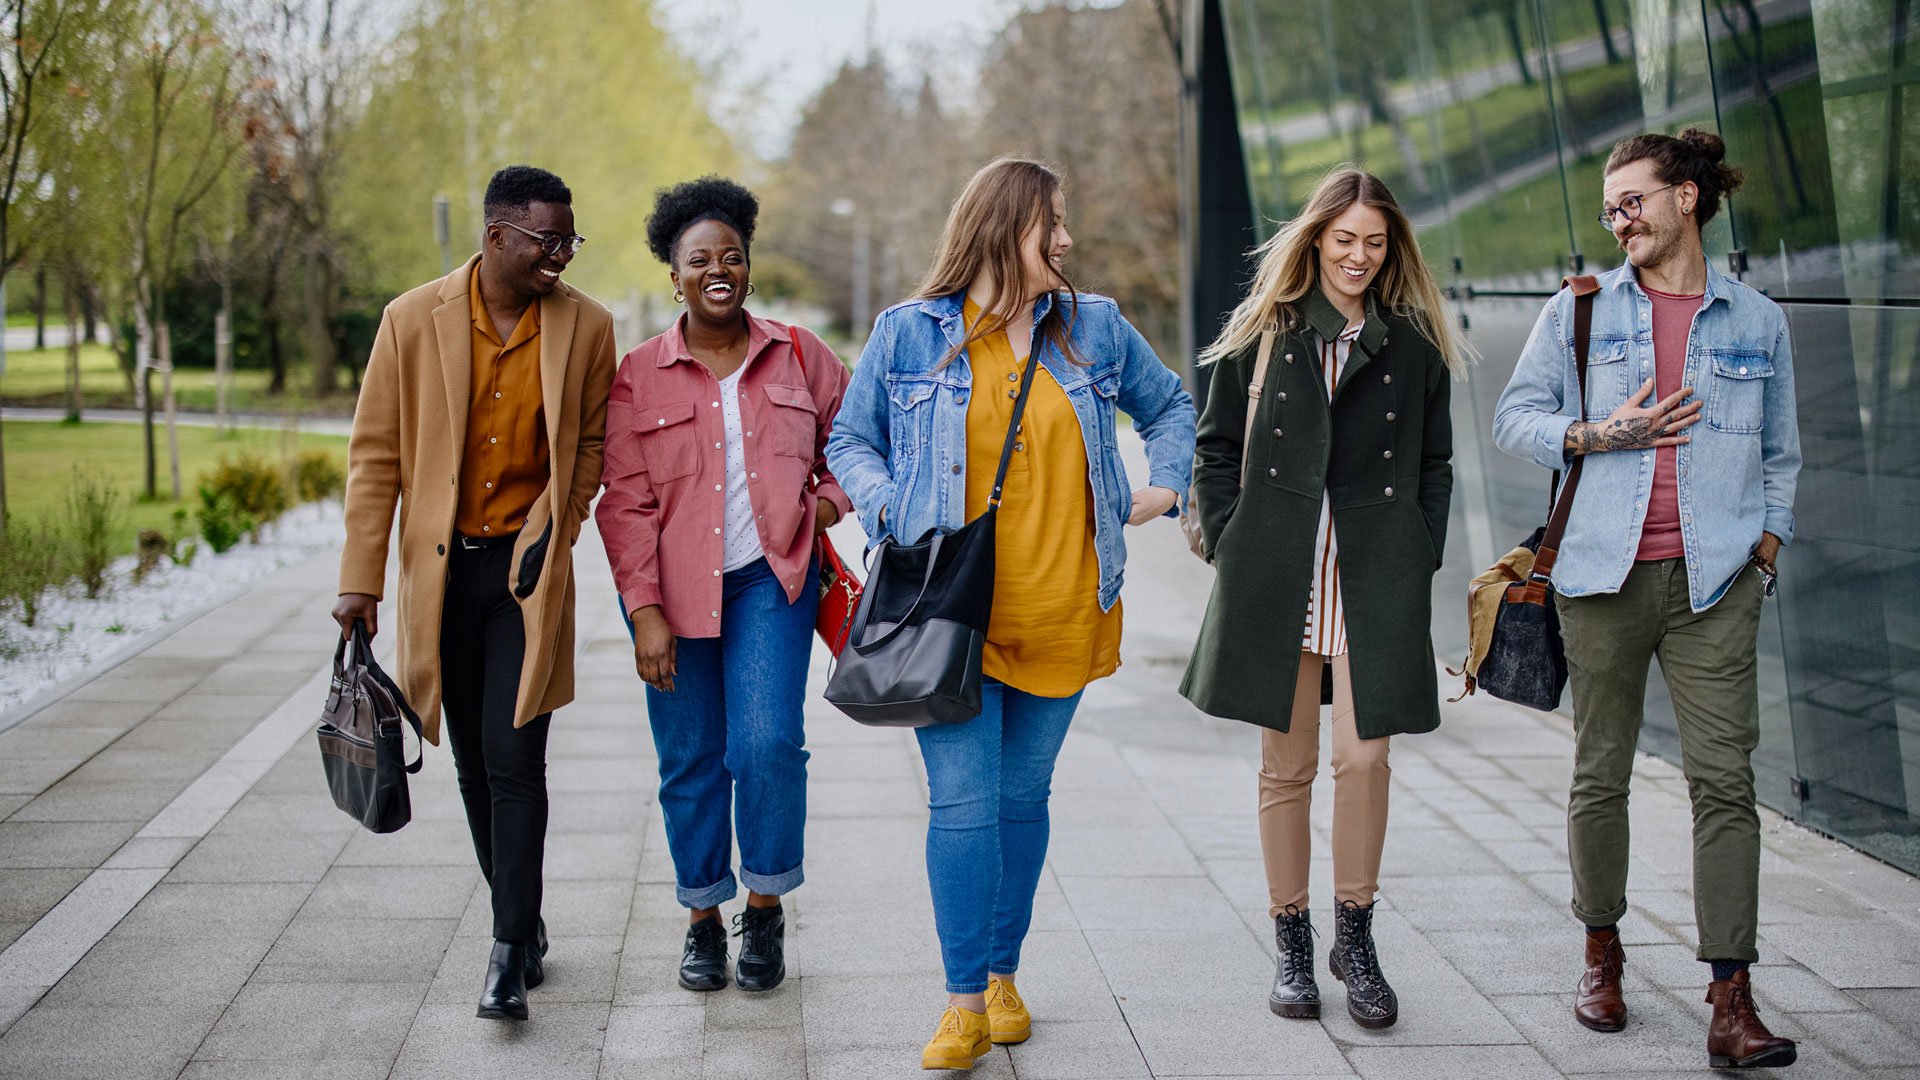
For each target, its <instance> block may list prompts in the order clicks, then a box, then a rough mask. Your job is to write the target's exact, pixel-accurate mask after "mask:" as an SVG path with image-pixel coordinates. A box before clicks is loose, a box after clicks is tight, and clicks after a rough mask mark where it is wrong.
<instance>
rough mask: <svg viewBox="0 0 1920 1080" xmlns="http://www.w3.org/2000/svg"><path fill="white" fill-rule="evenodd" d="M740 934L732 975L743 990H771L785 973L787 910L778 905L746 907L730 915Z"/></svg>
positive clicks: (783, 977)
mask: <svg viewBox="0 0 1920 1080" xmlns="http://www.w3.org/2000/svg"><path fill="white" fill-rule="evenodd" d="M733 925H734V926H735V927H737V928H738V929H736V930H735V931H734V933H736V934H737V935H739V937H740V962H739V963H737V964H735V965H734V969H733V974H734V978H735V979H736V980H737V981H738V982H739V983H740V989H742V990H771V989H773V988H774V987H776V986H779V985H780V981H781V980H782V979H785V978H786V977H787V914H786V912H785V911H784V910H782V909H781V907H780V905H778V904H775V905H774V906H772V907H770V908H757V907H748V908H747V910H745V911H743V912H741V913H740V914H738V915H735V916H734V917H733Z"/></svg>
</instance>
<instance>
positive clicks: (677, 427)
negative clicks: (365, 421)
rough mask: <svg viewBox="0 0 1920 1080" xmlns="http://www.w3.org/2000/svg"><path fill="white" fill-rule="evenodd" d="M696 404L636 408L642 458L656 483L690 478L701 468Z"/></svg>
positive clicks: (668, 402) (635, 422)
mask: <svg viewBox="0 0 1920 1080" xmlns="http://www.w3.org/2000/svg"><path fill="white" fill-rule="evenodd" d="M693 412H694V410H693V402H691V401H663V402H659V403H656V404H651V405H635V406H634V407H633V415H634V424H633V426H634V430H635V431H637V432H638V433H639V435H640V456H641V458H642V459H644V460H645V461H646V464H647V473H648V475H649V476H651V477H652V479H653V481H654V482H655V483H664V482H665V481H668V480H673V479H675V478H677V477H682V476H687V475H690V474H692V473H694V472H696V471H698V470H699V468H700V447H699V444H698V442H697V441H696V439H695V437H694V435H695V432H694V430H693V427H694V425H693Z"/></svg>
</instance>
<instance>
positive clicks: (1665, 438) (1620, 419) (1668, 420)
mask: <svg viewBox="0 0 1920 1080" xmlns="http://www.w3.org/2000/svg"><path fill="white" fill-rule="evenodd" d="M1652 395H1653V380H1652V379H1648V380H1647V381H1646V382H1643V383H1641V384H1640V389H1639V390H1637V391H1635V392H1634V395H1633V396H1632V397H1630V398H1628V399H1627V400H1626V401H1625V402H1624V403H1622V404H1621V406H1620V407H1619V408H1617V409H1615V410H1613V415H1611V416H1609V417H1607V418H1606V419H1605V420H1603V421H1601V422H1600V423H1598V424H1593V423H1589V422H1587V421H1585V420H1577V421H1575V422H1574V424H1573V426H1572V427H1569V428H1567V438H1566V443H1565V446H1566V448H1567V450H1568V451H1569V452H1571V453H1573V454H1598V453H1602V452H1604V451H1607V450H1651V449H1653V448H1654V447H1657V446H1679V445H1681V444H1683V443H1686V442H1689V441H1691V438H1690V437H1689V436H1686V435H1682V434H1679V433H1680V432H1681V431H1683V430H1685V429H1686V428H1690V427H1692V426H1693V425H1695V424H1697V423H1699V422H1700V406H1701V401H1700V399H1699V398H1694V400H1693V401H1691V402H1689V403H1687V404H1685V405H1682V404H1680V403H1681V402H1683V401H1686V400H1687V398H1689V397H1692V395H1693V387H1691V386H1683V387H1681V388H1680V389H1679V390H1677V391H1675V392H1674V393H1673V396H1671V397H1668V398H1664V399H1662V400H1661V401H1659V402H1657V403H1656V404H1654V405H1651V406H1647V407H1645V408H1643V407H1642V406H1641V403H1642V402H1644V401H1646V400H1647V398H1649V397H1651V396H1652Z"/></svg>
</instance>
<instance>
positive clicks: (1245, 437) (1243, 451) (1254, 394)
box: [1240, 330, 1274, 487]
mask: <svg viewBox="0 0 1920 1080" xmlns="http://www.w3.org/2000/svg"><path fill="white" fill-rule="evenodd" d="M1273 336H1274V335H1273V331H1272V330H1262V331H1260V351H1259V352H1258V353H1256V354H1255V357H1254V361H1253V378H1251V379H1249V380H1248V381H1247V423H1246V429H1245V430H1244V431H1242V432H1241V433H1240V486H1241V487H1246V486H1247V458H1248V457H1249V456H1250V454H1251V451H1252V450H1253V420H1254V414H1255V413H1257V412H1259V410H1260V395H1261V393H1262V392H1263V391H1264V390H1265V388H1266V385H1267V362H1268V361H1270V360H1272V359H1273Z"/></svg>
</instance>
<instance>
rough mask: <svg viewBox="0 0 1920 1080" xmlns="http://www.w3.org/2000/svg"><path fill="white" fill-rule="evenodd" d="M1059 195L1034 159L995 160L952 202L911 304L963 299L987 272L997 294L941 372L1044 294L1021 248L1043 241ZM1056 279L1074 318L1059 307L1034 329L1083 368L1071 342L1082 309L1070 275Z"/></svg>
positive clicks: (1053, 176)
mask: <svg viewBox="0 0 1920 1080" xmlns="http://www.w3.org/2000/svg"><path fill="white" fill-rule="evenodd" d="M1060 190H1061V184H1060V175H1059V174H1058V173H1056V172H1054V171H1053V169H1051V168H1049V167H1048V166H1047V165H1045V164H1043V163H1041V162H1038V161H1034V160H1032V159H1031V158H1023V157H1011V156H1009V157H1002V158H997V159H995V160H994V161H992V162H990V163H988V164H987V165H986V166H984V167H982V168H981V170H980V171H979V172H976V173H974V174H973V178H972V179H971V180H968V181H967V186H966V187H964V188H962V189H961V190H960V197H959V198H957V199H955V200H953V209H951V210H949V211H948V212H947V225H946V228H945V229H944V230H942V231H941V233H940V246H939V247H937V248H935V249H934V255H933V264H932V265H931V266H929V267H928V268H927V276H926V277H925V278H923V279H921V281H920V287H919V288H918V289H916V290H914V294H913V296H912V299H914V300H932V299H936V298H939V297H943V296H952V295H953V294H955V293H963V292H965V291H966V289H967V286H968V285H970V284H972V283H973V279H974V278H975V277H978V276H979V274H980V271H981V270H982V269H983V268H984V269H985V270H986V271H987V272H988V273H990V274H991V275H993V280H994V281H995V282H996V283H997V286H998V291H997V293H996V294H995V296H994V298H993V305H992V307H991V308H989V309H988V310H986V311H983V312H981V313H980V318H978V319H976V320H974V324H973V327H972V328H971V329H970V330H969V331H968V332H967V335H966V337H965V338H964V339H962V340H961V342H960V343H959V344H958V345H955V346H953V347H952V348H951V349H948V350H947V355H946V356H945V358H943V359H942V360H941V361H940V363H941V366H945V365H946V364H948V363H951V362H952V361H953V358H954V357H956V356H958V355H960V353H961V351H962V350H964V349H965V348H966V347H967V346H969V345H971V344H973V343H974V342H976V341H978V340H980V339H981V338H984V337H986V336H988V335H990V334H995V333H999V332H1000V331H1002V330H1004V329H1006V327H1007V324H1008V322H1010V321H1011V320H1012V318H1013V316H1014V315H1015V314H1017V313H1018V312H1019V311H1020V309H1021V308H1022V307H1025V306H1026V303H1027V299H1028V298H1029V297H1031V296H1033V295H1035V294H1036V293H1038V292H1041V291H1044V290H1041V289H1039V288H1037V286H1038V285H1039V284H1040V283H1038V282H1035V281H1032V280H1030V279H1029V277H1028V274H1027V264H1026V260H1025V259H1023V258H1021V251H1020V242H1021V239H1022V238H1023V237H1025V236H1026V235H1027V233H1028V231H1029V230H1031V229H1033V228H1034V226H1036V225H1038V226H1039V227H1040V230H1041V235H1042V236H1045V235H1047V232H1048V228H1047V227H1048V225H1049V223H1050V221H1051V218H1052V215H1053V196H1054V194H1055V193H1056V192H1059V191H1060ZM1054 273H1055V275H1056V276H1057V277H1058V278H1059V286H1058V287H1059V288H1062V289H1064V290H1065V292H1066V295H1067V298H1068V299H1067V304H1066V306H1067V307H1068V309H1069V310H1068V312H1067V313H1066V314H1062V313H1061V307H1062V305H1061V304H1057V303H1056V304H1055V305H1053V307H1052V309H1050V310H1049V311H1048V312H1047V314H1046V316H1045V317H1044V318H1042V319H1041V320H1040V325H1039V326H1037V327H1035V328H1034V337H1035V338H1036V339H1041V338H1044V339H1045V340H1047V341H1050V342H1052V343H1053V345H1054V347H1055V348H1057V349H1059V350H1060V354H1061V355H1062V356H1065V357H1066V358H1067V359H1069V360H1072V361H1074V362H1075V363H1079V362H1080V360H1079V358H1078V357H1077V356H1076V355H1075V354H1074V351H1073V347H1072V340H1071V339H1072V334H1073V320H1074V317H1075V316H1077V315H1078V314H1079V310H1080V306H1079V302H1078V300H1077V299H1075V298H1074V295H1073V286H1072V284H1071V283H1070V282H1068V281H1067V278H1066V275H1065V274H1062V273H1060V272H1059V271H1058V270H1056V271H1054Z"/></svg>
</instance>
